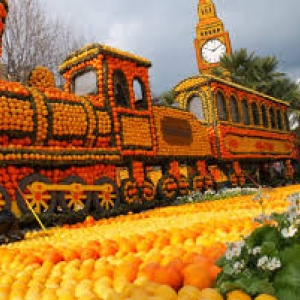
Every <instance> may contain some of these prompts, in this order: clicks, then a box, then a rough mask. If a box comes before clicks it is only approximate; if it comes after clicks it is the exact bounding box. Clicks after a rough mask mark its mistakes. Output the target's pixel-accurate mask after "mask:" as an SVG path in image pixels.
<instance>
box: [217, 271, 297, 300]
mask: <svg viewBox="0 0 300 300" xmlns="http://www.w3.org/2000/svg"><path fill="white" fill-rule="evenodd" d="M217 288H218V289H219V290H220V292H221V293H222V294H226V293H228V292H230V291H232V290H235V289H240V290H243V291H244V292H246V293H247V294H249V295H251V296H256V295H258V294H269V295H273V294H274V293H275V290H274V287H273V285H272V283H271V282H270V281H269V280H268V279H266V278H263V279H262V278H260V277H255V276H252V277H245V276H244V277H243V275H242V274H240V277H239V279H237V280H235V281H223V282H221V283H220V284H219V285H218V286H217ZM299 299H300V298H299ZM299 299H298V300H299Z"/></svg>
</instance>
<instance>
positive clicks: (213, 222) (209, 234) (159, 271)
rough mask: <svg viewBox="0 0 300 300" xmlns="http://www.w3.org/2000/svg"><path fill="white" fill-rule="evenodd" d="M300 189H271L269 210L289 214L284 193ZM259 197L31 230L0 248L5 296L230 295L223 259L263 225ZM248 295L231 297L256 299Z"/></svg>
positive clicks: (0, 288)
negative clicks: (219, 280)
mask: <svg viewBox="0 0 300 300" xmlns="http://www.w3.org/2000/svg"><path fill="white" fill-rule="evenodd" d="M299 188H300V187H299V186H294V187H289V188H284V189H283V188H280V189H275V190H273V191H271V192H268V193H269V197H268V199H267V200H266V201H267V202H266V203H265V204H264V210H265V211H266V212H267V213H270V212H272V211H277V212H282V211H284V210H285V209H286V206H287V203H286V201H284V198H286V196H287V195H288V194H291V193H293V192H295V191H297V190H299ZM251 198H252V196H240V197H235V198H231V199H226V200H218V201H212V202H204V203H197V204H188V205H184V206H177V207H175V206H174V207H166V208H157V209H154V210H151V211H146V212H143V213H140V214H128V215H126V216H118V217H116V218H109V219H102V220H98V221H97V220H95V219H93V218H92V217H91V216H89V217H87V218H86V220H85V221H84V222H82V223H79V224H75V225H65V226H64V227H60V228H53V229H49V230H47V231H46V232H42V231H41V232H31V233H30V232H29V233H27V234H26V239H25V240H24V241H22V242H19V243H14V244H9V245H5V246H2V247H0V257H1V260H0V299H14V300H16V299H25V300H26V299H30V300H34V299H42V300H49V299H52V300H53V299H64V300H68V299H94V300H95V299H104V300H108V299H138V296H137V295H138V294H139V295H140V297H143V298H139V299H174V300H175V299H181V300H183V299H186V300H188V299H212V300H213V299H217V300H222V299H223V296H221V295H220V294H219V293H218V291H216V290H215V289H213V284H214V280H215V278H216V276H217V274H218V273H219V272H220V269H219V268H218V267H217V266H215V261H216V259H218V258H219V257H220V256H222V255H223V254H224V251H225V250H226V245H225V243H226V242H232V241H237V240H240V238H241V236H243V235H247V234H249V233H250V232H251V231H252V230H253V229H254V228H256V227H257V226H258V224H256V223H255V222H254V221H253V217H254V216H256V215H258V214H260V213H261V208H260V205H259V203H257V202H254V201H252V200H251ZM229 211H230V214H229V213H228V212H229ZM142 291H143V292H142ZM201 293H202V294H201ZM241 294H243V293H242V292H241V291H239V292H238V295H241ZM199 295H206V298H204V296H203V297H202V296H201V297H202V298H201V297H200V296H199ZM207 295H209V296H207ZM233 295H236V293H235V294H233ZM244 296H245V298H228V299H251V298H249V297H248V296H247V295H244ZM151 297H153V298H151ZM228 297H229V296H228ZM247 297H248V298H247ZM259 299H273V298H262V297H261V298H259Z"/></svg>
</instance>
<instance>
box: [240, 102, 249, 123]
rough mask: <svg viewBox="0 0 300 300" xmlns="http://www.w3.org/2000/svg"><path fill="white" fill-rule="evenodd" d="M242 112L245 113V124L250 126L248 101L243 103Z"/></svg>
mask: <svg viewBox="0 0 300 300" xmlns="http://www.w3.org/2000/svg"><path fill="white" fill-rule="evenodd" d="M242 112H243V119H244V124H245V125H249V124H250V116H249V107H248V102H247V100H246V99H244V100H243V101H242Z"/></svg>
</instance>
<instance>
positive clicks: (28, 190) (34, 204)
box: [16, 173, 56, 213]
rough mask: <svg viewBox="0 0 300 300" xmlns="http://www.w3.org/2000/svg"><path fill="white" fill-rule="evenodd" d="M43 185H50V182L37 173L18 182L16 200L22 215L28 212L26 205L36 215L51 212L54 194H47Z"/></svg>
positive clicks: (53, 205) (54, 202) (53, 204)
mask: <svg viewBox="0 0 300 300" xmlns="http://www.w3.org/2000/svg"><path fill="white" fill-rule="evenodd" d="M44 184H51V181H50V180H49V179H48V178H47V177H45V176H42V175H40V174H37V173H34V174H31V175H29V176H27V177H24V178H23V179H21V180H20V182H19V189H20V190H19V189H17V190H16V200H17V204H18V207H19V209H20V211H21V212H22V213H28V212H30V208H29V207H28V205H30V207H31V208H32V209H33V210H34V211H35V212H36V213H49V212H53V210H54V209H55V207H56V201H55V193H54V192H48V191H47V189H45V188H44ZM23 197H24V198H25V199H24V198H23ZM27 203H28V204H27Z"/></svg>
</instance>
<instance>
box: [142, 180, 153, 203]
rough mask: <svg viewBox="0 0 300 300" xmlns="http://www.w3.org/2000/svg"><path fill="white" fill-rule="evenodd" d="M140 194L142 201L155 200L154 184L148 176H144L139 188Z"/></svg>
mask: <svg viewBox="0 0 300 300" xmlns="http://www.w3.org/2000/svg"><path fill="white" fill-rule="evenodd" d="M140 194H141V199H142V201H143V202H152V201H154V200H155V196H156V190H155V186H154V184H153V182H152V181H151V180H150V179H149V178H145V181H144V182H143V186H142V187H141V188H140Z"/></svg>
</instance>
